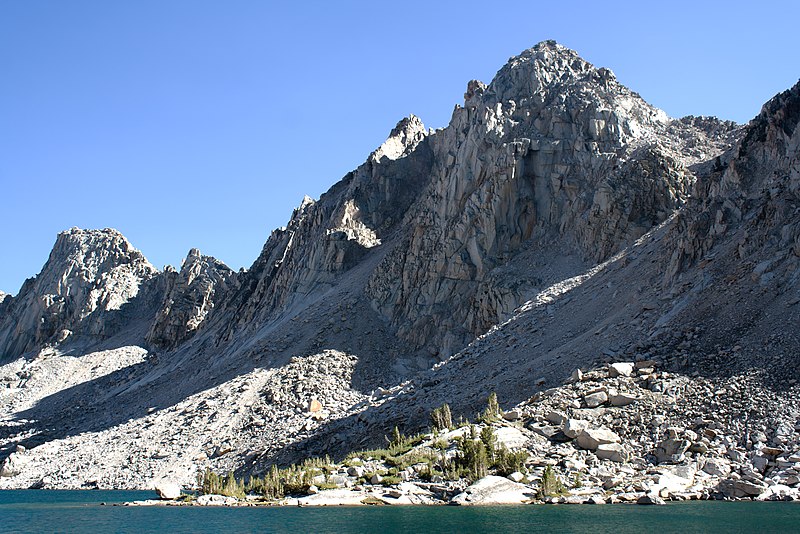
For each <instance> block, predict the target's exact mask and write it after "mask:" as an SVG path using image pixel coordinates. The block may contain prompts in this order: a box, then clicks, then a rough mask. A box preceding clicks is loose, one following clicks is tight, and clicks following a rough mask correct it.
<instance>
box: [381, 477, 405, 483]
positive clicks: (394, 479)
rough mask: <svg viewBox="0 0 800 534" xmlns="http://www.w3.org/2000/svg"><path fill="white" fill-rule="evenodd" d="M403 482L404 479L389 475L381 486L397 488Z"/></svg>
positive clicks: (382, 481) (384, 478)
mask: <svg viewBox="0 0 800 534" xmlns="http://www.w3.org/2000/svg"><path fill="white" fill-rule="evenodd" d="M402 481H403V479H402V478H400V477H398V476H392V475H389V476H385V477H383V480H381V484H383V485H384V486H395V485H397V484H400V483H401V482H402Z"/></svg>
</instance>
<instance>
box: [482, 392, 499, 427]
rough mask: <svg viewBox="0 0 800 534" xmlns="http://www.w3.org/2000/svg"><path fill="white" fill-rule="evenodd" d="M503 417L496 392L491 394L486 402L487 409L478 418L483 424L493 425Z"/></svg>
mask: <svg viewBox="0 0 800 534" xmlns="http://www.w3.org/2000/svg"><path fill="white" fill-rule="evenodd" d="M501 415H502V411H501V410H500V403H499V402H498V401H497V393H495V392H494V391H493V392H492V393H490V394H489V398H488V399H487V400H486V409H485V410H484V411H483V412H482V413H481V414H480V416H478V420H479V421H480V422H481V423H491V422H494V421H497V420H498V419H499V418H500V416H501Z"/></svg>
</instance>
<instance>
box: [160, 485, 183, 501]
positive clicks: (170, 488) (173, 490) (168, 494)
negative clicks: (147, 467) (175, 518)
mask: <svg viewBox="0 0 800 534" xmlns="http://www.w3.org/2000/svg"><path fill="white" fill-rule="evenodd" d="M156 493H158V496H159V497H160V498H162V499H166V500H174V499H178V498H179V497H180V496H181V486H180V484H177V483H175V482H172V481H171V480H164V481H161V482H159V483H158V484H156Z"/></svg>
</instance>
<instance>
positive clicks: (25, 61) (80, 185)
mask: <svg viewBox="0 0 800 534" xmlns="http://www.w3.org/2000/svg"><path fill="white" fill-rule="evenodd" d="M798 5H800V2H793V1H792V2H790V1H786V2H768V1H761V2H701V1H693V2H680V1H671V2H657V3H650V2H629V3H614V2H597V1H592V2H589V1H587V2H581V1H572V2H555V1H552V2H536V1H533V0H528V1H521V2H502V1H498V2H487V1H485V0H484V1H480V2H470V1H466V0H459V1H456V2H448V1H439V0H426V1H424V2H417V1H410V0H409V1H403V2H391V3H389V2H380V1H371V2H346V1H341V0H340V1H336V2H330V1H324V2H270V1H267V0H263V1H246V0H231V1H213V2H212V1H204V0H137V1H129V2H109V1H106V0H95V1H81V0H69V1H64V0H55V1H46V0H35V1H34V0H17V1H14V0H0V198H2V207H0V289H3V290H5V291H6V292H11V293H16V292H17V291H18V289H19V287H20V285H21V284H22V282H23V280H24V279H25V278H26V277H29V276H33V275H35V274H36V273H37V272H38V271H39V269H40V268H41V266H42V265H43V264H44V262H45V261H46V259H47V256H48V253H49V251H50V248H51V247H52V245H53V242H54V240H55V236H56V233H57V232H59V231H60V230H63V229H66V228H69V227H71V226H80V227H84V228H103V227H113V228H117V229H118V230H120V231H121V232H123V233H124V234H125V235H126V236H127V237H128V239H130V240H131V242H132V243H133V244H134V245H135V246H136V247H137V248H139V249H140V250H142V251H143V252H144V254H145V255H146V256H147V257H148V258H149V259H150V261H151V262H153V263H154V264H155V265H156V266H158V267H162V266H163V265H164V264H167V263H170V264H173V265H176V266H177V265H179V264H180V262H181V260H182V258H183V257H184V256H185V255H186V253H187V251H188V250H189V248H191V247H198V248H200V249H201V250H202V251H203V252H204V253H206V254H212V255H214V256H216V257H218V258H220V259H221V260H223V261H225V262H226V263H228V265H230V266H231V267H233V268H239V267H242V266H245V267H247V266H249V265H250V264H251V263H252V261H253V260H254V259H255V258H256V256H257V255H258V253H259V252H260V250H261V246H262V245H263V243H264V241H265V240H266V239H267V237H268V235H269V233H270V231H271V230H272V229H273V228H275V227H278V226H282V225H284V224H285V222H286V220H287V219H288V217H289V215H290V214H291V210H292V208H293V207H294V206H296V205H297V204H299V202H300V200H301V198H302V196H303V195H304V194H308V195H311V196H313V197H318V196H319V195H320V194H321V193H322V192H324V191H325V190H326V189H328V187H330V186H331V185H332V184H333V183H334V182H336V181H337V180H338V179H339V178H341V177H342V176H343V175H344V174H345V173H347V172H348V171H350V170H351V169H353V168H355V167H356V166H358V165H359V164H360V163H361V162H363V161H364V159H365V158H366V157H367V155H368V154H369V152H370V151H372V150H373V149H374V148H376V147H377V146H378V145H379V144H380V143H381V142H382V141H383V139H384V138H385V136H386V134H387V133H388V132H389V130H390V129H391V128H392V127H393V126H394V125H395V123H396V122H397V120H399V119H400V118H402V117H403V116H405V115H408V114H410V113H414V114H416V115H418V116H420V117H421V118H422V120H423V121H424V122H425V124H426V125H428V126H433V127H442V126H445V125H446V124H447V122H448V120H449V117H450V114H451V112H452V109H453V106H454V105H455V104H457V103H460V102H461V101H462V95H463V93H464V89H465V87H466V84H467V81H469V80H470V79H472V78H477V79H481V80H483V81H486V82H488V81H490V80H491V78H492V76H493V75H494V73H495V72H496V71H497V70H498V69H499V68H500V67H501V66H502V65H503V64H504V63H505V62H506V60H507V59H508V58H509V57H510V56H512V55H515V54H517V53H519V52H520V51H522V50H524V49H525V48H529V47H531V46H533V45H534V44H536V43H537V42H539V41H541V40H544V39H556V40H557V41H559V42H560V43H562V44H564V45H566V46H569V47H571V48H573V49H575V50H577V51H578V52H579V53H580V54H581V55H582V56H583V57H584V58H586V59H587V60H589V61H591V62H592V63H594V64H595V65H598V66H606V67H609V68H611V69H612V70H613V71H614V72H615V73H616V74H617V77H618V78H619V79H620V80H621V81H622V82H623V83H625V84H626V85H628V86H629V87H631V88H632V89H633V90H635V91H638V92H639V93H640V94H641V95H642V96H643V97H644V98H645V99H646V100H648V101H649V102H650V103H652V104H654V105H656V106H658V107H660V108H662V109H664V110H665V111H666V112H667V113H668V114H669V115H671V116H682V115H686V114H696V115H699V114H704V115H718V116H720V117H723V118H728V119H733V120H736V121H739V122H744V121H747V120H749V119H750V118H751V117H752V116H753V115H755V114H756V113H757V112H758V110H759V109H760V106H761V104H762V103H763V102H764V101H766V100H767V99H769V98H770V97H771V96H773V95H774V94H775V93H777V92H779V91H782V90H784V89H787V88H788V87H790V86H791V85H793V84H794V83H795V82H796V81H797V79H798V77H800V54H798V41H797V36H798V31H800V30H798V21H800V8H798V7H797V6H798Z"/></svg>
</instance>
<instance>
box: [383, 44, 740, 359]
mask: <svg viewBox="0 0 800 534" xmlns="http://www.w3.org/2000/svg"><path fill="white" fill-rule="evenodd" d="M709 122H711V123H713V121H712V120H709ZM680 126H681V127H680V128H678V129H675V128H672V121H670V119H669V118H668V117H667V116H666V115H665V114H664V113H663V112H662V111H660V110H657V109H655V108H653V107H652V106H650V105H648V104H647V103H646V102H644V101H643V100H642V99H641V98H640V97H639V96H638V95H636V94H635V93H633V92H631V91H630V90H628V89H627V88H625V87H624V86H622V85H621V84H619V83H618V82H617V81H616V78H615V77H614V75H613V73H612V72H611V71H610V70H608V69H605V68H600V69H597V68H595V67H594V66H592V65H591V64H589V63H587V62H586V61H584V60H582V59H581V58H580V57H579V56H578V55H577V54H576V53H575V52H573V51H572V50H569V49H567V48H564V47H562V46H560V45H558V44H556V43H554V42H550V41H548V42H545V43H541V44H539V45H537V46H536V47H534V48H532V49H530V50H527V51H525V52H523V53H522V54H520V55H519V56H517V57H514V58H512V59H511V60H510V61H509V62H508V64H506V66H504V67H503V68H502V69H501V70H500V71H499V72H498V73H497V75H496V77H495V79H494V80H493V81H492V83H491V84H490V85H489V86H488V87H487V86H485V85H484V84H482V83H480V82H477V81H473V82H470V84H469V86H468V87H467V92H466V94H465V102H464V105H463V106H459V107H457V108H456V110H455V112H454V113H453V118H452V120H451V122H450V125H449V126H448V127H447V128H445V129H444V130H443V131H441V132H437V133H436V135H435V136H433V137H432V138H431V144H432V147H433V152H434V154H435V156H436V164H435V166H434V176H433V177H432V179H431V183H430V185H429V186H428V189H427V191H426V192H425V194H424V195H423V196H422V197H421V201H420V202H419V203H418V204H416V205H415V206H414V207H413V209H412V211H411V212H410V213H409V215H408V216H407V217H406V220H405V222H404V225H405V226H407V227H408V233H407V234H406V237H405V239H404V240H403V242H402V243H401V244H400V245H399V246H397V247H396V248H395V249H394V250H393V252H392V253H391V254H389V255H388V256H387V257H386V259H385V260H384V261H383V262H382V264H381V265H380V266H379V267H378V269H377V270H376V271H375V272H374V273H373V275H372V278H371V279H370V283H369V288H368V291H369V294H370V295H371V296H372V298H373V301H374V304H375V306H376V308H377V309H379V310H380V311H381V312H382V313H384V314H386V315H387V316H389V317H390V318H391V320H392V322H393V324H395V325H396V326H397V329H398V334H399V335H400V336H401V337H403V338H404V339H407V340H409V341H411V342H412V343H414V344H416V345H418V346H421V345H424V344H430V345H431V350H432V351H434V352H439V353H440V354H441V355H442V356H443V357H444V356H447V355H449V353H450V351H451V350H452V349H457V348H459V347H460V346H461V345H462V344H463V343H464V342H465V341H466V340H468V339H471V338H472V337H474V336H475V335H477V334H480V333H482V332H485V331H486V330H487V329H488V328H489V327H490V326H492V325H493V324H497V323H498V322H499V321H500V320H501V319H504V318H506V317H508V316H509V315H510V312H511V311H512V310H514V309H515V308H516V307H517V306H518V305H519V304H521V303H522V302H524V300H525V299H526V297H528V296H529V295H530V292H531V288H530V287H526V286H525V285H524V284H520V281H519V280H518V279H511V280H509V279H508V278H507V277H503V276H502V275H500V276H498V275H499V273H501V272H502V271H503V269H505V268H506V265H507V264H508V263H509V262H510V261H511V260H512V259H513V257H514V255H515V254H517V253H518V252H520V251H521V250H523V249H524V248H526V247H527V248H529V249H531V250H536V247H537V243H539V244H540V243H542V242H546V241H554V240H558V241H559V242H562V243H567V244H569V245H570V246H572V247H573V251H574V253H575V254H578V255H580V256H583V257H585V258H588V259H590V260H591V261H595V262H596V261H602V260H604V259H606V258H608V257H609V256H610V255H611V254H612V253H614V252H616V251H618V250H620V248H622V247H623V246H625V245H627V244H630V243H631V242H633V241H634V240H635V239H637V238H638V237H640V236H642V235H643V234H644V233H645V232H647V231H648V230H649V229H651V228H652V227H653V226H654V225H656V224H658V223H660V222H661V221H663V220H665V219H666V218H667V217H668V216H669V215H670V214H671V213H672V212H673V211H674V210H675V209H677V208H678V207H680V206H681V205H682V204H683V203H684V201H685V199H686V197H687V194H688V192H689V189H690V187H691V184H692V182H693V180H694V178H693V175H692V174H691V172H689V171H688V169H687V167H686V165H687V164H689V163H692V158H685V157H681V156H680V155H679V154H680V153H681V152H680V151H681V149H682V148H683V147H684V146H685V145H686V144H694V143H696V142H697V140H698V139H699V138H701V137H703V138H707V137H708V136H707V135H706V134H705V133H704V132H701V131H699V130H698V131H695V130H696V129H695V127H694V124H693V123H692V122H691V121H686V122H682V123H681V125H680ZM704 126H705V127H706V129H708V127H709V126H708V125H707V124H704ZM717 127H718V129H719V130H721V131H722V132H729V131H730V130H731V129H732V128H733V126H732V125H730V124H725V123H717ZM678 131H679V133H676V132H678ZM720 139H721V138H720ZM704 146H705V148H706V150H709V151H710V152H712V153H713V152H714V151H716V150H721V148H722V147H724V146H726V145H725V144H724V141H720V142H718V143H717V144H715V143H707V144H705V145H704ZM704 155H705V153H704ZM695 161H696V160H695ZM526 290H527V294H526Z"/></svg>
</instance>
